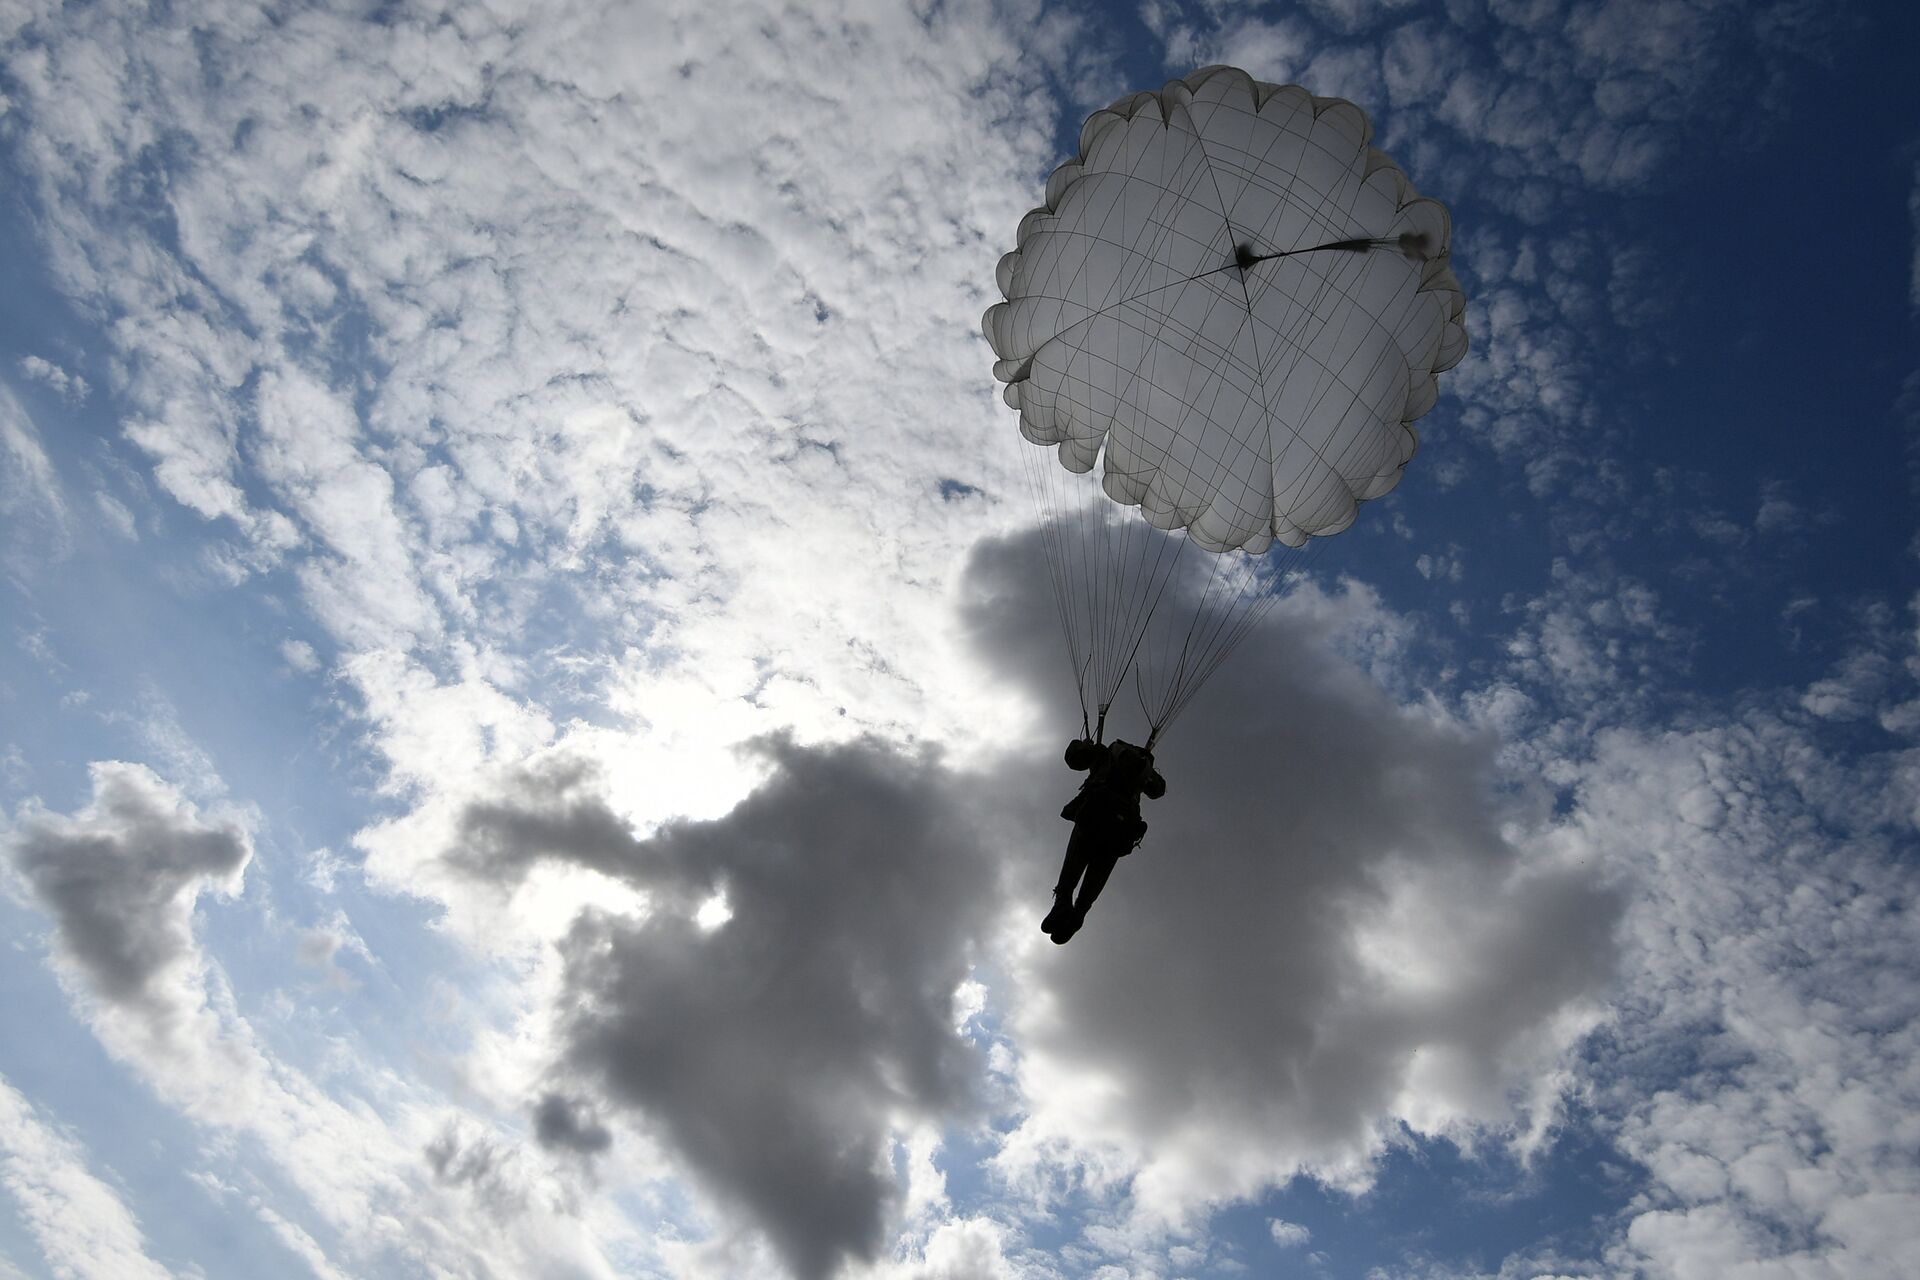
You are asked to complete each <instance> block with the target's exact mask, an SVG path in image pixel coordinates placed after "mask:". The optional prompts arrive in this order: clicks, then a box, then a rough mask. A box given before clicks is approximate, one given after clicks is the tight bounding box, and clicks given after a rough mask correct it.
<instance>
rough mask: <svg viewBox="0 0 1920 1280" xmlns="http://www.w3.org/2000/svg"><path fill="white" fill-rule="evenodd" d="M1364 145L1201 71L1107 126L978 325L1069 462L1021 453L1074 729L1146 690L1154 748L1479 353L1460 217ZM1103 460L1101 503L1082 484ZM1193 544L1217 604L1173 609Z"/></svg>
mask: <svg viewBox="0 0 1920 1280" xmlns="http://www.w3.org/2000/svg"><path fill="white" fill-rule="evenodd" d="M1371 136H1372V125H1371V124H1370V122H1369V121H1368V119H1367V116H1366V113H1365V112H1363V111H1361V110H1360V108H1358V107H1356V106H1354V105H1353V104H1352V103H1350V102H1345V101H1341V100H1339V99H1334V98H1316V97H1314V96H1313V95H1312V94H1310V93H1308V92H1307V91H1306V90H1305V89H1302V88H1300V87H1299V86H1297V85H1287V86H1278V85H1271V84H1264V83H1261V82H1259V81H1256V80H1254V79H1253V77H1251V76H1249V75H1248V74H1247V73H1246V72H1244V71H1239V70H1236V69H1234V68H1231V67H1208V68H1205V69H1203V70H1201V71H1197V72H1195V73H1194V74H1193V75H1191V76H1189V77H1187V78H1186V79H1185V80H1176V81H1173V82H1172V83H1170V84H1168V85H1167V86H1166V87H1165V88H1164V89H1162V90H1161V91H1159V92H1158V93H1139V94H1135V95H1133V96H1132V97H1129V98H1125V99H1122V100H1121V101H1119V102H1117V103H1115V104H1114V105H1113V106H1111V107H1108V108H1107V109H1105V110H1103V111H1099V112H1096V113H1095V114H1094V115H1093V116H1092V118H1090V119H1089V120H1088V121H1087V123H1086V125H1085V127H1084V128H1083V129H1082V130H1081V133H1080V154H1079V156H1078V157H1076V158H1075V159H1073V160H1071V161H1069V162H1067V163H1066V164H1063V165H1061V166H1060V167H1059V168H1058V169H1056V170H1055V171H1054V173H1053V176H1052V177H1051V178H1050V179H1049V180H1048V182H1047V193H1046V203H1045V205H1043V206H1042V207H1040V208H1038V209H1035V210H1033V211H1032V212H1031V213H1029V214H1027V216H1026V217H1025V218H1024V219H1022V221H1021V223H1020V229H1019V235H1018V245H1017V247H1016V248H1015V249H1014V251H1013V252H1011V253H1009V254H1007V255H1006V256H1005V257H1004V258H1002V259H1001V260H1000V266H999V271H998V278H999V285H1000V290H1001V292H1002V293H1003V294H1004V295H1005V296H1006V301H1005V302H1001V303H997V304H995V305H994V306H993V307H991V308H990V309H989V310H988V311H987V313H986V316H985V318H984V319H983V321H982V328H983V329H984V330H985V333H986V337H987V340H988V341H989V342H990V343H991V344H992V345H993V349H994V353H995V355H996V356H998V357H999V359H998V362H997V363H996V364H995V365H994V376H995V377H997V378H999V379H1000V380H1001V381H1003V382H1005V383H1006V384H1007V387H1006V392H1005V398H1006V402H1007V403H1008V404H1009V405H1010V406H1012V407H1013V408H1015V409H1018V410H1019V411H1020V433H1021V435H1022V436H1023V437H1025V439H1026V441H1028V442H1029V443H1030V444H1031V445H1034V446H1041V447H1050V448H1052V449H1053V450H1054V452H1055V454H1056V456H1057V459H1058V463H1059V465H1058V466H1054V465H1052V464H1051V463H1049V462H1048V461H1047V460H1046V459H1045V458H1044V457H1040V456H1039V454H1040V450H1039V449H1024V450H1023V454H1025V455H1027V456H1028V457H1029V459H1030V460H1031V459H1033V458H1038V461H1037V463H1033V464H1032V465H1030V469H1029V475H1030V477H1031V478H1032V479H1033V481H1034V484H1035V495H1036V501H1037V502H1038V503H1039V505H1040V507H1041V509H1042V514H1043V516H1044V517H1045V518H1046V523H1047V527H1048V533H1047V539H1046V543H1047V547H1048V559H1049V567H1050V569H1051V570H1052V573H1053V577H1054V586H1055V590H1056V593H1057V594H1058V595H1059V599H1060V605H1061V610H1062V624H1063V629H1064V630H1065V631H1066V633H1067V639H1068V644H1069V649H1070V652H1071V655H1072V658H1073V661H1074V665H1075V670H1076V672H1077V673H1078V677H1079V680H1080V685H1081V700H1082V706H1083V710H1084V709H1085V708H1086V706H1087V704H1088V703H1089V702H1091V703H1092V704H1093V705H1094V706H1096V707H1097V708H1098V709H1099V711H1100V713H1101V715H1102V716H1103V717H1104V714H1105V711H1106V708H1107V706H1108V704H1110V703H1111V702H1112V700H1113V696H1114V693H1115V691H1116V690H1117V689H1118V687H1119V685H1120V683H1121V681H1122V680H1123V679H1124V678H1125V676H1126V674H1127V673H1128V671H1130V670H1131V671H1133V672H1134V673H1135V675H1136V678H1137V679H1138V680H1139V682H1140V690H1141V700H1142V704H1143V706H1144V707H1145V709H1146V711H1147V714H1148V718H1149V720H1150V722H1151V725H1152V729H1153V732H1154V734H1155V735H1157V734H1158V733H1159V732H1160V731H1161V730H1163V729H1164V728H1165V726H1166V724H1167V722H1168V721H1169V720H1170V719H1171V717H1172V716H1173V715H1174V714H1177V712H1178V710H1179V709H1180V708H1182V707H1184V706H1185V705H1186V700H1187V698H1189V697H1190V696H1191V693H1192V692H1193V690H1194V689H1196V688H1197V687H1198V684H1199V682H1200V681H1202V680H1204V679H1205V678H1206V675H1207V674H1210V672H1211V671H1212V670H1213V668H1214V667H1215V666H1217V665H1218V662H1219V661H1220V660H1222V659H1223V658H1224V657H1225V655H1226V653H1227V652H1229V651H1231V648H1232V646H1233V644H1234V643H1236V642H1237V640H1238V638H1239V637H1240V636H1242V635H1244V634H1245V632H1246V628H1247V626H1248V625H1250V620H1251V619H1250V614H1251V612H1252V611H1253V610H1256V609H1258V608H1259V607H1261V605H1262V604H1263V603H1271V601H1272V600H1273V599H1274V598H1275V596H1276V594H1277V591H1278V589H1279V588H1280V587H1281V586H1282V585H1283V584H1282V583H1281V582H1279V581H1276V580H1275V575H1276V573H1277V572H1278V570H1277V569H1276V567H1275V565H1274V564H1273V559H1274V557H1271V556H1268V555H1265V554H1264V553H1267V552H1268V551H1269V548H1271V547H1273V544H1274V543H1276V542H1277V543H1280V544H1281V545H1282V546H1283V547H1286V548H1294V547H1301V546H1304V545H1306V544H1307V542H1308V540H1309V539H1311V538H1313V537H1316V536H1322V535H1327V534H1333V533H1338V532H1339V531H1340V530H1342V529H1345V528H1346V527H1347V526H1348V525H1349V524H1351V523H1352V522H1353V518H1354V515H1355V511H1356V509H1357V506H1358V504H1359V503H1361V502H1363V501H1365V500H1366V499H1369V498H1376V497H1379V496H1380V495H1382V494H1384V493H1386V492H1387V491H1389V490H1390V489H1392V488H1393V487H1394V485H1395V484H1397V483H1398V482H1399V479H1400V473H1401V471H1402V470H1403V469H1404V468H1405V467H1406V464H1407V462H1408V461H1409V460H1410V459H1411V458H1412V457H1413V453H1414V448H1415V446H1416V444H1417V442H1418V437H1417V435H1416V433H1415V431H1414V428H1413V423H1414V421H1415V419H1417V418H1419V417H1420V416H1421V415H1422V414H1424V413H1425V412H1426V411H1427V410H1428V409H1430V408H1431V407H1432V406H1433V403H1434V400H1435V397H1436V396H1437V394H1438V382H1437V375H1438V374H1439V373H1440V372H1441V371H1443V370H1445V369H1449V368H1452V367H1453V366H1454V365H1455V364H1457V363H1458V362H1459V360H1460V358H1461V357H1462V356H1463V355H1464V354H1465V353H1466V349H1467V336H1466V329H1465V326H1464V325H1463V323H1462V316H1463V313H1464V309H1465V302H1464V299H1463V298H1462V296H1461V292H1460V285H1459V282H1458V281H1457V280H1455V279H1454V276H1453V272H1452V270H1451V269H1450V268H1449V265H1448V262H1449V251H1450V247H1451V234H1452V228H1451V224H1450V222H1449V220H1448V217H1447V211H1446V209H1445V208H1444V207H1443V206H1442V205H1440V204H1439V203H1438V202H1437V201H1434V200H1431V199H1428V198H1426V197H1423V196H1421V195H1420V194H1419V193H1418V192H1416V191H1415V190H1414V188H1413V186H1412V184H1411V183H1410V182H1408V181H1407V178H1406V175H1405V174H1403V173H1402V172H1401V171H1400V169H1399V168H1398V166H1396V165H1395V164H1394V163H1393V161H1392V160H1391V159H1389V158H1388V157H1387V156H1386V155H1385V154H1383V153H1382V152H1380V151H1378V150H1376V149H1375V148H1373V147H1372V146H1371V145H1369V139H1370V138H1371ZM1096 463H1098V464H1099V465H1100V474H1099V489H1100V491H1101V494H1103V495H1104V498H1105V499H1106V501H1101V500H1100V495H1096V494H1093V493H1092V492H1091V491H1090V485H1078V486H1076V485H1075V484H1073V483H1072V480H1073V478H1074V477H1077V476H1080V475H1086V474H1089V473H1091V472H1092V471H1093V468H1094V466H1095V464H1096ZM1116 503H1117V504H1121V506H1124V507H1137V508H1139V515H1140V516H1141V517H1144V519H1145V522H1146V524H1148V525H1151V526H1152V529H1157V530H1167V531H1172V532H1173V533H1174V534H1175V538H1174V539H1168V538H1166V537H1163V536H1160V535H1156V534H1154V533H1153V532H1152V531H1151V530H1148V529H1142V528H1140V527H1139V526H1140V523H1141V521H1140V519H1139V518H1131V513H1124V512H1121V511H1120V509H1119V508H1118V507H1116V506H1115V505H1114V504H1116ZM1118 515H1126V516H1128V517H1130V518H1127V519H1119V520H1117V519H1116V518H1115V517H1116V516H1118ZM1170 547H1171V548H1172V549H1171V550H1170ZM1188 547H1194V548H1198V549H1199V550H1200V551H1201V552H1206V553H1214V554H1215V556H1216V557H1217V562H1216V563H1215V564H1214V565H1213V566H1212V567H1211V577H1210V581H1209V583H1208V585H1207V586H1206V587H1205V588H1204V589H1203V590H1202V591H1201V593H1200V598H1199V599H1197V600H1189V601H1187V602H1186V603H1185V604H1184V605H1175V606H1174V607H1172V608H1170V609H1168V610H1163V609H1162V605H1163V603H1166V602H1167V601H1168V599H1169V590H1170V586H1171V590H1172V591H1173V593H1174V595H1175V597H1177V596H1178V594H1179V592H1180V591H1181V590H1182V588H1181V587H1179V586H1177V585H1171V584H1176V583H1177V582H1179V581H1183V580H1184V579H1183V578H1182V577H1180V576H1179V575H1177V574H1176V572H1175V569H1176V567H1177V561H1178V558H1179V555H1180V554H1181V553H1183V552H1184V551H1185V550H1186V548H1188ZM1189 594H1191V592H1190V591H1189ZM1156 619H1157V620H1158V622H1159V624H1160V633H1159V634H1157V635H1155V634H1150V633H1151V632H1152V631H1153V629H1154V626H1155V622H1156Z"/></svg>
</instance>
